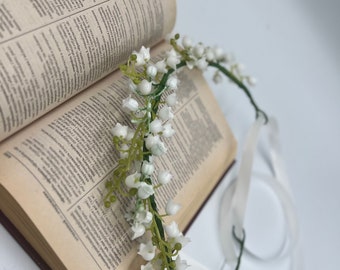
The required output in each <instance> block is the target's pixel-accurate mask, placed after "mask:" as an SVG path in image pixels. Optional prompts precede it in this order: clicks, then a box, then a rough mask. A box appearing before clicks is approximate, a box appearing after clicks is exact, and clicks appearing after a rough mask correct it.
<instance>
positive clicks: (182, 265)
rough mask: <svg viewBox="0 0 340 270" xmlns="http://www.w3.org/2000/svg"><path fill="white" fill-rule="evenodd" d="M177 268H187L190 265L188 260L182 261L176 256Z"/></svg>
mask: <svg viewBox="0 0 340 270" xmlns="http://www.w3.org/2000/svg"><path fill="white" fill-rule="evenodd" d="M175 262H176V270H185V269H187V268H188V267H189V265H188V264H187V262H186V261H182V260H181V258H180V257H179V256H177V258H176V261H175Z"/></svg>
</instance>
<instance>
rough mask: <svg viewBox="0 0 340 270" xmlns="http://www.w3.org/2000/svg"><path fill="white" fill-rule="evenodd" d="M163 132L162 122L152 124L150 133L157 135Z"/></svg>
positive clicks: (157, 121) (154, 121)
mask: <svg viewBox="0 0 340 270" xmlns="http://www.w3.org/2000/svg"><path fill="white" fill-rule="evenodd" d="M162 130H163V126H162V121H161V120H160V119H155V120H153V121H152V122H151V123H150V132H152V133H154V134H157V133H159V132H161V131H162Z"/></svg>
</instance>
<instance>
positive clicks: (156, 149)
mask: <svg viewBox="0 0 340 270" xmlns="http://www.w3.org/2000/svg"><path fill="white" fill-rule="evenodd" d="M150 151H151V154H153V155H154V156H156V157H159V156H161V155H163V154H165V153H166V151H167V148H166V147H165V145H164V143H163V142H161V141H159V142H157V143H155V144H154V145H152V146H151V149H150Z"/></svg>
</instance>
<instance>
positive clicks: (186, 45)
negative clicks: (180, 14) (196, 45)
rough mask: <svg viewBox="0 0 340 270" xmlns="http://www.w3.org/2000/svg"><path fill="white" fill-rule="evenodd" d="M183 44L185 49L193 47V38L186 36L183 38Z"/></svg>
mask: <svg viewBox="0 0 340 270" xmlns="http://www.w3.org/2000/svg"><path fill="white" fill-rule="evenodd" d="M182 45H183V47H184V48H185V49H188V48H190V47H192V40H191V39H190V38H189V37H187V36H185V37H183V39H182Z"/></svg>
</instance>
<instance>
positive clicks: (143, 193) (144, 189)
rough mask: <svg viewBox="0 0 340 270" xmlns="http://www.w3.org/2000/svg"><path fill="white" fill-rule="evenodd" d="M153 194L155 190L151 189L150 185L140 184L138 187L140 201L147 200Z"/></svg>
mask: <svg viewBox="0 0 340 270" xmlns="http://www.w3.org/2000/svg"><path fill="white" fill-rule="evenodd" d="M154 193H155V190H154V189H153V186H152V185H149V184H147V183H145V182H141V183H140V186H139V187H138V197H139V198H140V199H143V200H144V199H147V198H149V197H150V196H151V195H152V194H154Z"/></svg>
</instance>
